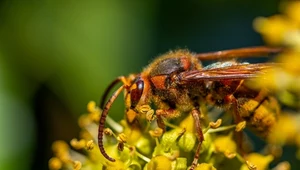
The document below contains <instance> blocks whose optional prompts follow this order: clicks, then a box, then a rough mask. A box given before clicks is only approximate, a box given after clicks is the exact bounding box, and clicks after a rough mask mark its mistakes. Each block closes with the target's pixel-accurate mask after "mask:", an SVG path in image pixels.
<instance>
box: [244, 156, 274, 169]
mask: <svg viewBox="0 0 300 170" xmlns="http://www.w3.org/2000/svg"><path fill="white" fill-rule="evenodd" d="M273 159H274V158H273V156H272V155H267V156H264V155H261V154H258V153H251V154H249V155H247V156H246V161H247V163H246V164H243V165H242V167H241V169H240V170H249V169H250V170H251V169H253V170H254V169H255V168H256V169H257V170H264V169H268V167H269V164H270V163H271V162H272V161H273Z"/></svg>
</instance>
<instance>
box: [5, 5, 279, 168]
mask: <svg viewBox="0 0 300 170" xmlns="http://www.w3.org/2000/svg"><path fill="white" fill-rule="evenodd" d="M278 4H279V1H276V0H275V1H274V0H265V1H253V0H243V1H241V0H229V1H228V0H207V1H201V0H189V1H179V0H173V1H160V0H151V1H150V0H145V1H139V0H129V1H122V0H112V1H108V0H107V1H104V0H86V1H73V0H72V1H71V0H65V1H60V0H39V1H38V0H27V1H26V0H24V1H23V0H6V1H5V0H4V1H1V2H0V109H1V112H0V135H1V140H0V169H9V170H10V169H23V170H26V169H48V166H47V164H48V159H49V158H50V157H51V143H52V142H53V141H54V140H58V139H63V140H66V141H69V140H70V139H72V138H73V137H77V136H78V131H79V128H78V126H77V118H78V116H79V115H80V114H81V113H84V112H85V110H86V104H87V103H88V101H90V100H95V101H97V102H99V99H100V96H101V95H102V94H103V92H104V89H105V88H106V87H107V85H108V84H109V83H110V82H111V81H112V80H113V79H115V78H116V77H117V76H119V75H128V74H129V73H136V72H140V71H141V69H142V68H143V67H144V66H145V65H147V63H149V62H150V61H151V59H153V58H154V57H155V56H157V55H159V54H161V53H164V52H167V51H168V50H170V49H176V48H179V47H181V48H188V49H190V50H191V51H194V52H206V51H213V50H222V49H229V48H237V47H245V46H255V45H262V44H263V42H262V39H261V37H260V35H259V34H257V33H255V32H254V30H253V28H252V21H253V19H254V18H255V17H257V16H270V15H272V14H275V13H278ZM120 107H122V99H119V101H118V103H116V104H115V105H114V107H113V109H112V111H111V113H113V114H111V115H112V116H113V117H118V118H121V117H122V116H123V110H120V109H119V108H120Z"/></svg>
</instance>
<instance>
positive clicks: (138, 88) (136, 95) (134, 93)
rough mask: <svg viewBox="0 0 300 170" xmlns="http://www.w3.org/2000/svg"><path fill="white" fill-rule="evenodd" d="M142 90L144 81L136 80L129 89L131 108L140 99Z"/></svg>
mask: <svg viewBox="0 0 300 170" xmlns="http://www.w3.org/2000/svg"><path fill="white" fill-rule="evenodd" d="M143 90H144V81H143V80H138V81H136V82H135V83H134V84H133V86H132V89H131V92H130V98H131V108H135V106H136V105H137V104H138V102H139V101H140V99H141V97H142V94H143Z"/></svg>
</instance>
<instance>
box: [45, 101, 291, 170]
mask: <svg viewBox="0 0 300 170" xmlns="http://www.w3.org/2000/svg"><path fill="white" fill-rule="evenodd" d="M87 110H88V113H87V114H83V115H82V116H81V117H80V118H79V121H78V124H79V126H80V127H81V128H82V131H81V132H80V139H72V140H71V141H70V146H71V147H70V146H69V145H68V144H67V143H66V142H64V141H56V142H54V143H53V146H52V150H53V153H54V156H53V157H52V158H51V159H50V160H49V169H51V170H59V169H74V170H79V169H82V170H93V169H95V170H96V169H97V170H98V169H102V168H104V167H105V168H106V169H128V170H129V169H136V170H141V169H144V170H160V169H161V170H165V169H167V170H168V169H169V170H185V169H187V168H188V167H189V166H190V160H191V159H192V158H193V155H194V152H193V150H194V148H195V146H196V144H197V139H196V135H195V133H194V122H193V121H194V120H193V118H192V116H191V115H189V116H187V117H186V118H185V119H184V120H182V121H181V122H180V123H179V126H176V125H173V124H170V123H168V122H166V125H167V126H168V127H169V128H170V129H169V130H168V131H166V132H163V131H162V129H160V128H154V129H153V128H152V129H151V127H150V126H152V125H150V124H149V127H148V128H147V129H148V130H147V129H146V130H145V129H140V128H136V127H131V126H128V125H127V123H126V121H125V120H121V121H120V123H116V122H114V121H113V120H110V119H109V121H108V124H109V125H110V127H112V128H114V129H113V130H111V129H108V128H107V129H105V132H104V133H105V138H104V139H105V142H104V143H105V148H106V151H107V152H108V154H109V155H111V156H112V157H114V158H116V162H110V161H108V160H106V158H104V157H103V155H102V154H101V153H100V151H99V148H98V145H96V144H95V143H97V137H96V136H97V129H98V121H99V117H100V114H101V110H100V109H99V108H98V107H97V106H96V104H95V102H89V103H88V106H87ZM221 125H222V120H221V119H218V120H216V121H215V122H209V123H208V124H207V126H206V127H203V128H204V130H203V132H204V137H205V141H204V142H203V144H202V149H201V157H200V160H201V161H200V162H203V163H201V164H198V165H197V166H196V168H195V169H196V170H197V169H207V170H215V169H216V168H221V167H224V169H231V168H232V167H240V168H241V169H245V167H252V169H255V168H259V169H266V168H267V167H268V165H269V163H270V162H271V161H272V160H273V156H272V155H267V156H264V155H261V154H259V153H253V154H250V155H248V157H247V160H246V159H245V158H243V157H242V156H241V155H239V153H238V151H237V150H238V149H237V143H236V141H235V140H234V137H233V135H232V134H233V132H234V131H241V130H243V129H244V128H245V122H241V123H239V124H237V125H227V126H221ZM115 132H116V133H117V134H115ZM145 132H148V133H145ZM219 133H221V134H219ZM286 169H288V168H286Z"/></svg>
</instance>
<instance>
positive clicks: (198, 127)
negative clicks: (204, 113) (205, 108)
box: [190, 108, 204, 170]
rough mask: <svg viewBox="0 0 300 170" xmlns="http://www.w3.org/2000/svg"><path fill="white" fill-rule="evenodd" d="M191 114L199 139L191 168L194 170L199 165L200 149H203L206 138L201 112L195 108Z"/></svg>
mask: <svg viewBox="0 0 300 170" xmlns="http://www.w3.org/2000/svg"><path fill="white" fill-rule="evenodd" d="M191 114H192V116H193V118H194V123H195V128H196V133H197V137H198V140H199V143H198V145H197V149H196V152H195V155H194V160H193V162H192V166H191V168H190V170H193V169H194V168H195V167H196V166H197V164H198V159H199V155H200V149H201V144H202V142H203V141H204V136H203V132H202V128H201V121H200V114H201V113H200V111H199V109H197V108H194V109H193V110H192V111H191Z"/></svg>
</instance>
